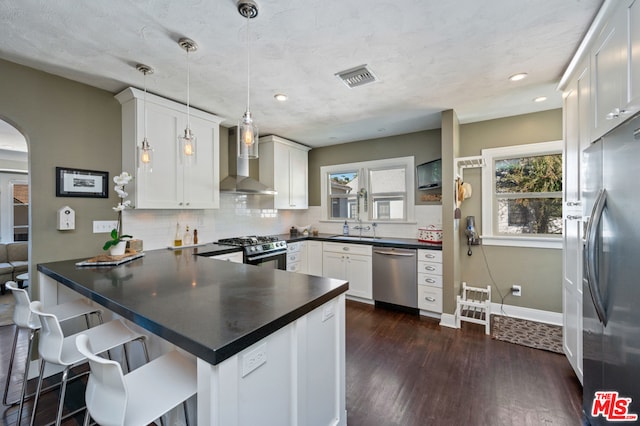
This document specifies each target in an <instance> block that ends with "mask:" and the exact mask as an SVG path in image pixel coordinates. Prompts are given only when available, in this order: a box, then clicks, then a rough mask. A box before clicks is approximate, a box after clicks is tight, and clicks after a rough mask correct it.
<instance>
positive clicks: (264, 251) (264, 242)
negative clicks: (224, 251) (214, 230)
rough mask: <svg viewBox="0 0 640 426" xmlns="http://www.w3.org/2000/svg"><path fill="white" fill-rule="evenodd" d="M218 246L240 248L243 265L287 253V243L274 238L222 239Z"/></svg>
mask: <svg viewBox="0 0 640 426" xmlns="http://www.w3.org/2000/svg"><path fill="white" fill-rule="evenodd" d="M218 244H224V245H228V246H237V247H242V249H243V252H244V259H245V263H253V261H255V260H257V259H262V258H265V257H269V256H275V255H279V254H282V253H286V252H287V242H286V241H283V240H281V239H279V238H278V237H274V236H255V235H252V236H245V237H235V238H223V239H221V240H218Z"/></svg>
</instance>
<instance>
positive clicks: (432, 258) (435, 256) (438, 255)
mask: <svg viewBox="0 0 640 426" xmlns="http://www.w3.org/2000/svg"><path fill="white" fill-rule="evenodd" d="M418 260H422V261H425V262H437V263H442V251H440V250H423V249H419V250H418Z"/></svg>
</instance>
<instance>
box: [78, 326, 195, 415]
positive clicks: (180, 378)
mask: <svg viewBox="0 0 640 426" xmlns="http://www.w3.org/2000/svg"><path fill="white" fill-rule="evenodd" d="M97 344H98V342H97V341H96V340H95V338H94V337H90V336H88V335H87V334H83V333H79V335H78V337H76V347H77V349H78V351H80V353H81V354H82V355H83V356H85V357H86V358H87V359H88V360H89V367H90V369H91V372H90V373H89V380H88V382H87V390H86V394H85V399H86V404H87V414H86V415H85V418H84V424H85V426H88V425H89V420H90V419H91V418H93V420H95V421H96V422H97V423H98V424H100V425H102V426H134V425H135V426H139V425H147V424H149V423H151V422H152V421H154V420H156V419H158V418H160V417H161V416H162V415H163V414H165V413H167V412H168V411H170V410H171V409H173V408H175V407H177V406H178V404H180V403H182V404H183V407H184V416H185V421H186V424H187V425H189V417H188V414H187V404H186V402H187V400H188V399H189V398H190V397H192V396H193V395H195V394H196V391H197V372H196V363H195V360H191V359H189V358H187V357H185V356H183V355H181V354H180V353H179V352H178V351H171V352H169V353H167V354H165V355H162V356H161V357H159V358H156V359H154V360H153V361H151V362H149V363H147V364H145V365H143V366H141V367H139V368H137V369H136V370H134V371H132V372H130V373H129V374H126V375H123V373H122V368H121V367H120V364H118V363H117V362H115V361H111V360H108V359H104V358H102V357H100V356H97V355H94V353H95V352H97V351H96V345H97ZM161 420H162V419H161Z"/></svg>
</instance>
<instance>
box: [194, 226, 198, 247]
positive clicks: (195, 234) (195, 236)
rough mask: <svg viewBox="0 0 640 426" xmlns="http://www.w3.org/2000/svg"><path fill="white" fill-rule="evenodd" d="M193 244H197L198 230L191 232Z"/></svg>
mask: <svg viewBox="0 0 640 426" xmlns="http://www.w3.org/2000/svg"><path fill="white" fill-rule="evenodd" d="M193 244H198V230H197V229H194V230H193Z"/></svg>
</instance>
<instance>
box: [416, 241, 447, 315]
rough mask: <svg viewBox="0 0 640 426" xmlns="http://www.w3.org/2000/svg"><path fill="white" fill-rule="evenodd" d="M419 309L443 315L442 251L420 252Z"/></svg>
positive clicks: (420, 250) (421, 250)
mask: <svg viewBox="0 0 640 426" xmlns="http://www.w3.org/2000/svg"><path fill="white" fill-rule="evenodd" d="M418 308H420V310H423V311H430V312H435V313H439V314H441V313H442V251H438V250H423V249H419V250H418Z"/></svg>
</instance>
